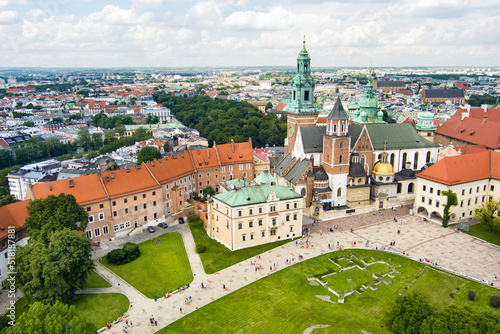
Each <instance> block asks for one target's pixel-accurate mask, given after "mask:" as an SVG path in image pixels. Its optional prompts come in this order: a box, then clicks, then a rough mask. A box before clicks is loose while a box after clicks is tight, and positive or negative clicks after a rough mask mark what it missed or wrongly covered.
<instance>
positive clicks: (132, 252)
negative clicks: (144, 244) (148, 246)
mask: <svg viewBox="0 0 500 334" xmlns="http://www.w3.org/2000/svg"><path fill="white" fill-rule="evenodd" d="M139 256H141V251H140V250H139V246H137V245H136V244H134V243H131V242H127V243H126V244H125V245H124V246H123V248H122V249H114V250H112V251H111V252H109V253H108V254H107V255H106V260H108V263H110V264H114V265H122V264H127V263H129V262H132V261H134V260H135V259H137V258H138V257H139Z"/></svg>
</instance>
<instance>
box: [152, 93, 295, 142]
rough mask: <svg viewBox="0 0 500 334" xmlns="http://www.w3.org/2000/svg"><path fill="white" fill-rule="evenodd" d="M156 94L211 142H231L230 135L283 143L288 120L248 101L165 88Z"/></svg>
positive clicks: (181, 118) (240, 140) (235, 139)
mask: <svg viewBox="0 0 500 334" xmlns="http://www.w3.org/2000/svg"><path fill="white" fill-rule="evenodd" d="M153 96H154V98H155V100H156V101H157V102H158V103H161V104H162V105H163V106H165V107H168V108H170V110H171V111H172V113H173V114H174V115H175V117H176V118H177V119H178V120H179V121H181V122H182V123H183V124H185V125H186V126H189V127H190V128H194V129H196V130H198V131H199V132H200V136H202V137H205V138H207V140H208V142H209V144H210V145H211V144H212V143H213V142H216V143H217V144H226V143H230V142H231V139H234V141H235V142H244V141H248V138H250V137H251V138H252V142H253V144H254V145H255V146H256V147H262V146H265V145H266V144H269V145H271V146H273V145H277V146H282V145H283V144H284V140H285V138H286V122H284V121H283V120H281V119H279V118H278V116H276V114H274V113H269V114H267V115H265V114H264V113H263V112H261V111H259V110H258V109H257V108H256V107H254V106H252V105H251V104H249V103H247V102H238V101H233V100H228V99H212V98H211V97H209V96H193V97H180V96H178V97H176V96H172V95H168V94H166V93H165V92H164V91H161V92H159V93H157V94H154V95H153Z"/></svg>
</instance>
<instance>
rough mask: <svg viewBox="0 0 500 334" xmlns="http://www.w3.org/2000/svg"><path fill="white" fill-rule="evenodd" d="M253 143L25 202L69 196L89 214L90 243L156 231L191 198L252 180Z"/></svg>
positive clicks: (61, 188) (42, 192)
mask: <svg viewBox="0 0 500 334" xmlns="http://www.w3.org/2000/svg"><path fill="white" fill-rule="evenodd" d="M253 176H254V168H253V156H252V144H251V141H249V142H245V143H234V142H233V141H232V142H231V143H230V144H223V145H215V143H214V146H213V147H211V148H206V149H200V150H189V151H188V152H184V153H178V154H176V155H172V156H169V157H166V158H163V159H159V160H154V161H151V162H147V163H143V164H142V165H140V166H136V167H132V168H123V169H120V170H116V171H110V172H103V173H99V174H92V175H86V176H81V177H78V178H73V179H66V180H60V181H55V182H47V183H41V184H36V185H33V186H32V187H31V188H30V189H29V190H28V194H27V197H28V198H30V199H40V198H45V197H47V196H50V195H55V196H57V195H59V194H61V193H65V194H72V195H73V196H75V198H76V200H77V202H78V204H80V205H81V206H82V207H84V208H85V209H86V210H87V213H88V215H89V224H88V226H87V230H86V234H87V237H88V238H90V239H92V241H93V242H97V241H101V240H107V239H109V238H112V237H115V236H121V235H124V234H127V233H129V232H131V231H132V229H134V228H136V227H140V226H141V225H149V224H151V225H156V224H158V223H159V222H162V221H164V220H165V219H166V218H167V217H168V216H169V215H170V214H172V213H175V212H178V211H180V210H181V209H183V208H184V207H185V206H186V205H187V203H186V202H187V200H188V199H189V198H191V197H192V194H193V193H194V192H198V193H201V192H202V190H203V189H204V188H205V187H207V186H212V187H213V188H214V189H215V190H216V191H217V192H218V190H219V189H218V187H219V183H220V182H222V181H226V180H232V179H236V178H244V179H248V180H253Z"/></svg>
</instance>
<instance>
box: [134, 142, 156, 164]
mask: <svg viewBox="0 0 500 334" xmlns="http://www.w3.org/2000/svg"><path fill="white" fill-rule="evenodd" d="M160 158H161V153H160V151H158V149H157V148H156V147H153V146H144V147H143V148H141V150H140V151H139V154H137V164H138V165H140V164H142V163H143V162H148V161H153V160H155V159H160Z"/></svg>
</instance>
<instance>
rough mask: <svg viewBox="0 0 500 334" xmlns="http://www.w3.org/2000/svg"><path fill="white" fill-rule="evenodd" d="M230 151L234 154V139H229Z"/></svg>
mask: <svg viewBox="0 0 500 334" xmlns="http://www.w3.org/2000/svg"><path fill="white" fill-rule="evenodd" d="M231 149H232V150H233V153H234V139H231Z"/></svg>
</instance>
